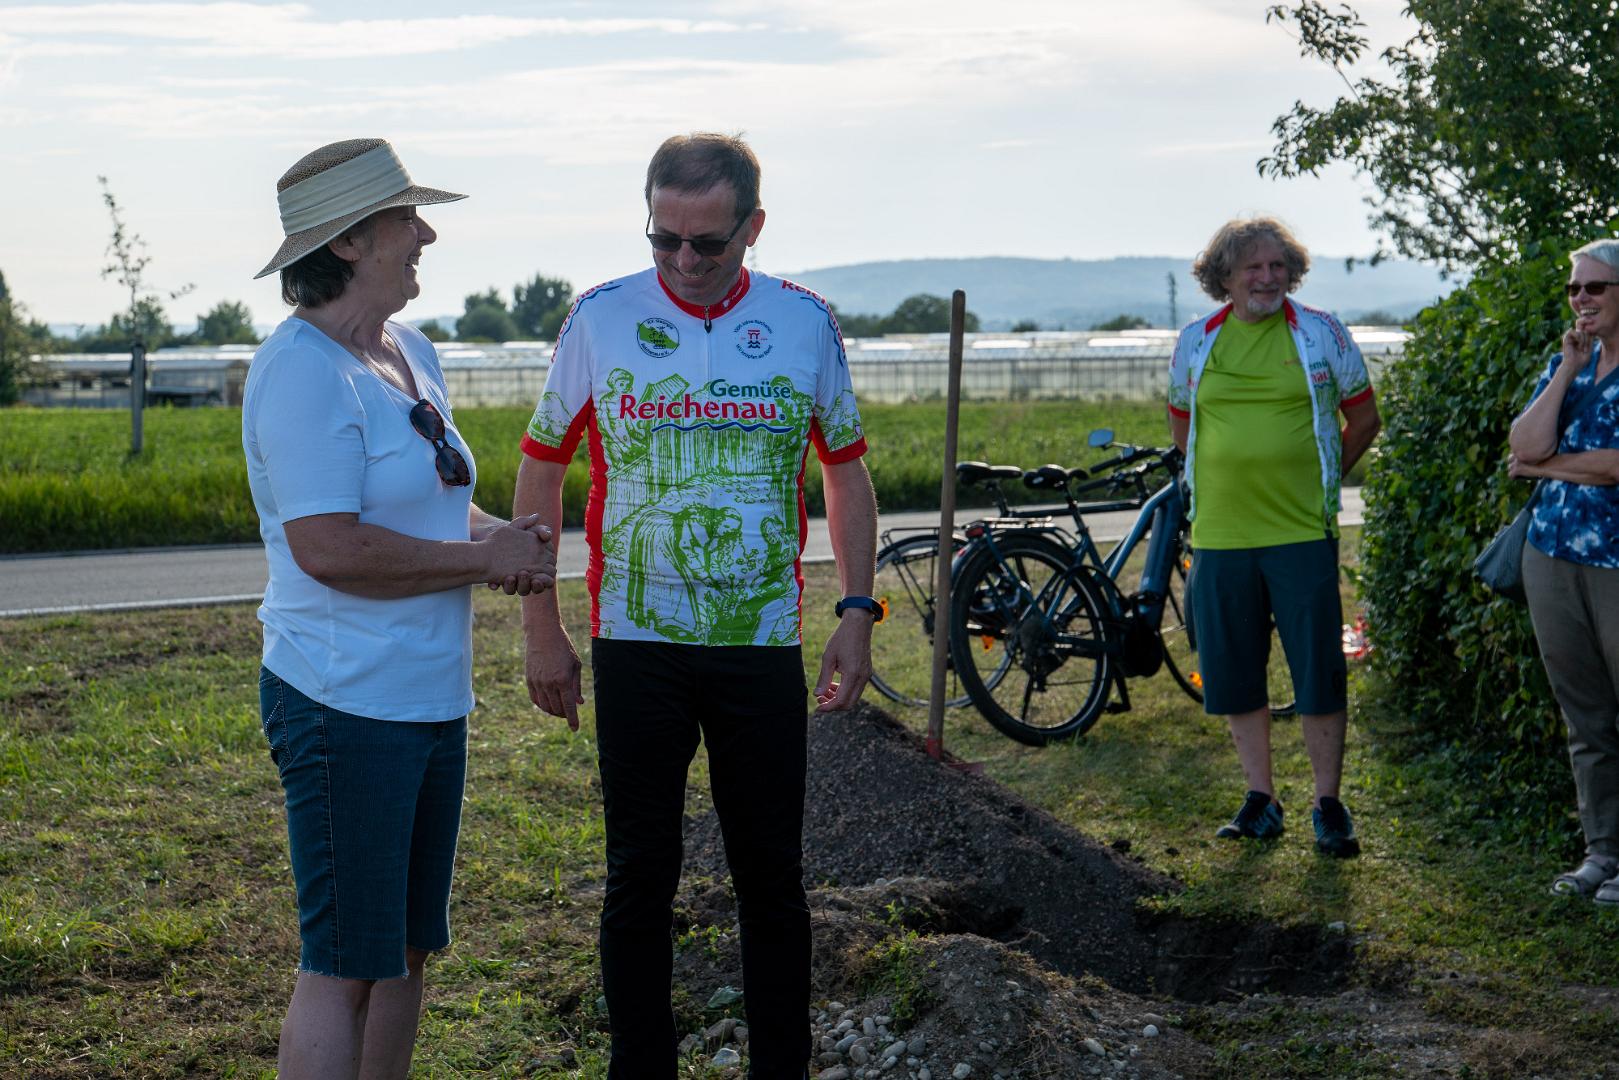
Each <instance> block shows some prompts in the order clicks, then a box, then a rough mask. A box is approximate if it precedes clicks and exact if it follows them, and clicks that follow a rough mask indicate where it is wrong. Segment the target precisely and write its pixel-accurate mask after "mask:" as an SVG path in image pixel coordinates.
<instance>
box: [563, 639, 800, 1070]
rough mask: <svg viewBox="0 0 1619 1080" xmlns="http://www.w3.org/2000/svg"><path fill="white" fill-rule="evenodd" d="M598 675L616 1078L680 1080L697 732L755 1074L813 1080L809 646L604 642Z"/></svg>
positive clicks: (605, 933) (595, 649)
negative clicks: (677, 953) (681, 922)
mask: <svg viewBox="0 0 1619 1080" xmlns="http://www.w3.org/2000/svg"><path fill="white" fill-rule="evenodd" d="M591 668H592V671H593V673H594V675H595V694H596V748H597V761H598V763H599V764H600V767H601V778H602V801H603V806H604V809H605V814H606V831H607V894H606V898H605V899H604V901H603V903H602V920H601V956H602V984H603V989H604V991H605V993H606V997H607V1011H608V1023H609V1026H610V1028H611V1030H612V1038H613V1051H612V1063H611V1065H610V1067H609V1069H608V1074H607V1075H608V1077H609V1078H610V1080H647V1078H651V1080H662V1078H666V1077H673V1076H674V1075H675V1066H676V1058H675V1047H676V1044H677V1037H676V1032H675V1024H674V1016H673V1014H672V1012H671V1009H670V1003H669V990H670V979H671V977H672V969H673V963H674V953H673V943H672V932H673V906H674V897H675V889H676V887H677V886H678V884H679V882H680V863H681V816H682V811H683V809H684V807H685V798H686V769H687V767H688V766H689V765H690V764H691V760H692V757H693V755H695V754H696V752H697V744H698V740H699V737H701V740H702V742H703V743H704V744H706V746H707V748H708V762H709V780H710V784H711V786H712V789H713V798H714V809H715V811H716V812H717V813H718V815H719V821H720V831H721V834H722V835H723V837H724V841H725V856H726V860H727V862H729V864H730V868H731V881H732V884H733V886H734V887H735V890H736V898H737V907H738V910H739V915H740V920H741V926H742V982H743V985H742V990H743V995H744V996H743V1004H744V1008H745V1010H746V1013H747V1022H748V1056H749V1061H750V1069H749V1074H748V1075H749V1076H750V1077H751V1078H752V1080H801V1078H802V1077H803V1076H804V1075H805V1066H806V1062H807V1061H808V1059H809V1053H810V1032H809V1020H808V1011H809V979H810V927H809V905H808V904H807V902H806V901H805V898H804V885H803V845H802V841H803V826H804V762H805V745H804V744H805V735H806V730H807V726H806V725H807V716H806V695H807V689H806V687H805V683H804V667H803V657H802V650H801V649H800V648H799V647H798V646H796V645H794V646H751V645H750V646H735V647H710V646H701V645H677V644H673V643H669V642H650V641H621V640H611V639H607V638H597V639H596V640H595V641H594V642H593V643H592V646H591Z"/></svg>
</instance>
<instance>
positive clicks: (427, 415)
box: [410, 398, 472, 487]
mask: <svg viewBox="0 0 1619 1080" xmlns="http://www.w3.org/2000/svg"><path fill="white" fill-rule="evenodd" d="M410 426H411V427H413V428H415V429H416V434H418V435H420V436H421V437H422V438H424V439H426V440H427V441H428V442H430V443H432V444H433V449H434V450H436V451H437V453H435V454H434V455H433V465H434V467H435V468H437V469H438V476H439V479H440V480H443V481H444V482H445V483H446V484H448V485H450V486H451V487H466V486H467V485H468V484H470V483H472V471H471V470H470V469H468V468H467V459H466V458H464V457H462V456H461V451H459V450H457V449H456V448H455V447H453V446H451V445H450V444H449V443H448V442H447V441H445V438H444V417H442V416H440V415H439V414H438V410H437V409H435V408H433V403H432V402H431V401H428V400H427V399H426V398H422V400H420V401H418V402H417V403H416V404H415V405H413V406H411V410H410Z"/></svg>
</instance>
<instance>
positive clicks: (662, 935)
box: [515, 134, 880, 1080]
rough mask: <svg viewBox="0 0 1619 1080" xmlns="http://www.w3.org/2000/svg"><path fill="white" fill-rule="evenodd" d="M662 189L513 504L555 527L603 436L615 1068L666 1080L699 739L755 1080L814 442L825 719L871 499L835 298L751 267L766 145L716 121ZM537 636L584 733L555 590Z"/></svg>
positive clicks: (785, 1041)
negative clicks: (638, 260) (830, 573)
mask: <svg viewBox="0 0 1619 1080" xmlns="http://www.w3.org/2000/svg"><path fill="white" fill-rule="evenodd" d="M645 195H646V200H647V210H648V217H647V223H646V232H647V239H648V241H649V243H650V244H651V247H652V261H653V264H654V265H653V266H652V267H651V268H649V269H646V270H643V271H641V272H640V273H637V274H632V275H630V276H628V277H623V278H618V279H616V280H614V281H609V282H607V283H606V284H603V285H598V286H597V287H596V288H594V289H590V290H589V291H587V292H585V293H584V294H583V295H581V296H580V297H579V299H578V300H577V301H576V302H575V304H574V306H573V310H572V311H571V312H570V313H569V315H568V319H567V321H566V322H564V323H563V325H562V329H561V331H560V332H559V333H558V335H557V346H556V351H555V354H554V356H553V358H552V362H551V369H550V372H549V373H548V374H547V376H546V383H545V389H544V392H543V393H542V395H541V398H540V402H539V406H538V408H536V410H535V412H534V418H533V420H532V421H531V422H530V424H529V428H528V433H527V435H525V437H524V439H523V452H524V455H525V456H524V459H523V462H522V466H521V469H520V470H519V473H518V479H517V494H516V500H515V505H516V506H517V507H519V508H520V509H518V510H517V511H516V513H518V514H520V515H521V514H530V513H533V514H538V515H539V516H540V521H541V522H543V523H546V524H549V525H551V526H553V527H559V526H560V525H561V517H562V480H563V475H564V473H565V472H566V471H567V467H568V463H569V461H570V460H571V459H572V457H573V454H574V451H575V448H576V447H577V446H578V445H579V443H580V442H581V441H585V442H587V445H588V446H589V458H590V478H591V487H590V496H589V503H588V508H587V510H586V515H585V541H586V544H587V545H588V547H589V555H590V557H589V568H588V570H587V573H586V582H587V585H588V587H589V591H590V602H591V610H590V623H591V630H590V632H591V639H592V640H591V670H592V673H593V677H594V689H595V703H596V740H597V757H598V762H599V764H600V768H601V778H602V801H603V807H604V812H605V817H606V847H607V889H606V896H605V899H604V901H603V905H602V920H601V952H602V982H603V986H604V989H605V991H606V997H607V1009H608V1018H609V1026H610V1027H611V1029H612V1062H611V1065H610V1067H609V1074H608V1075H609V1076H610V1077H614V1078H620V1077H633V1078H635V1080H642V1078H646V1077H673V1076H674V1075H675V1069H676V1032H675V1026H674V1019H673V1016H672V1015H671V1011H670V1002H669V989H670V978H671V966H672V959H671V946H670V936H671V928H672V905H673V900H674V895H675V890H676V887H677V885H678V883H679V878H680V863H681V812H682V809H683V807H684V804H685V792H686V770H687V766H688V765H689V763H690V762H691V759H692V757H693V755H694V754H695V752H696V749H697V744H698V741H699V739H701V741H702V742H703V743H704V744H706V746H707V749H708V760H709V776H710V781H711V784H712V788H713V797H714V809H715V811H716V813H717V814H718V815H719V821H720V828H721V831H722V833H723V836H724V840H725V852H726V858H727V861H728V862H729V864H730V869H731V878H732V881H733V884H734V886H735V889H736V897H737V907H738V910H739V915H740V923H741V929H742V935H741V936H742V969H743V992H744V1007H745V1008H746V1011H747V1019H748V1030H749V1041H748V1049H749V1059H750V1071H749V1075H750V1076H751V1077H754V1078H759V1080H763V1078H772V1080H774V1078H782V1080H789V1078H790V1080H800V1078H802V1077H804V1076H805V1075H806V1074H807V1073H806V1066H807V1062H808V1059H809V1055H810V1033H809V1025H808V1021H807V1015H808V1006H809V975H810V930H809V910H808V906H807V904H806V902H805V897H804V889H803V866H802V850H801V834H802V825H803V812H804V768H805V737H806V723H807V717H806V701H805V694H806V692H807V688H806V686H805V679H804V668H803V659H802V655H801V651H800V623H799V610H800V604H801V599H802V598H801V593H802V591H803V578H802V575H801V573H800V569H799V557H800V554H801V553H802V551H803V546H804V536H805V532H806V528H807V524H806V522H807V518H806V515H805V509H804V490H803V477H804V464H805V459H806V457H807V455H808V453H809V450H810V448H811V447H813V448H814V450H815V453H816V456H817V457H818V458H819V460H820V464H821V477H822V481H823V487H824V490H825V493H826V514H827V524H828V527H829V531H830V533H831V540H832V548H833V552H834V554H835V556H836V558H837V564H838V572H839V576H840V578H841V584H842V589H843V599H842V600H841V601H839V602H838V604H837V609H838V612H839V614H840V616H841V618H840V620H839V623H838V627H837V630H836V631H835V632H834V633H833V634H832V636H831V638H830V640H829V641H828V642H827V645H826V649H825V652H824V655H823V658H822V662H821V671H820V678H819V679H818V681H817V683H816V686H815V696H816V700H817V703H818V704H817V707H816V711H817V712H827V711H830V710H834V709H847V708H850V707H852V706H853V705H854V704H855V703H856V702H857V701H858V699H859V697H860V692H861V690H862V689H863V688H864V686H865V683H866V680H867V678H868V677H869V675H870V672H871V658H870V653H871V628H872V623H873V622H874V621H875V619H876V618H877V617H878V616H879V614H880V612H879V611H878V610H877V605H876V604H875V602H874V601H873V600H872V599H871V598H870V596H869V595H867V594H869V593H870V592H871V586H872V564H873V560H874V555H875V549H876V533H877V505H876V498H875V496H874V495H873V492H872V487H871V480H870V478H869V476H868V475H867V473H866V467H865V464H864V463H863V461H862V460H861V457H862V455H863V454H864V453H865V450H866V443H865V438H864V435H863V433H862V430H861V425H860V414H859V411H858V409H857V408H856V406H855V400H854V393H853V390H852V388H851V386H850V381H849V368H848V361H847V357H846V356H845V355H844V351H843V341H842V338H841V336H840V335H839V333H838V326H837V321H836V319H835V318H834V317H833V316H832V312H831V310H830V308H829V307H828V306H827V304H826V302H825V301H824V300H822V299H821V298H820V297H819V296H816V295H815V294H814V293H812V292H809V291H808V290H807V289H803V288H801V287H799V286H797V285H794V284H793V283H792V282H789V281H784V280H781V279H779V278H774V277H770V276H768V275H765V274H761V273H757V272H749V270H748V269H747V268H746V267H744V266H743V257H744V255H745V254H746V253H747V249H748V248H749V247H751V246H752V245H753V243H754V242H755V241H756V240H758V238H759V233H760V230H761V229H763V227H764V223H765V212H764V209H763V208H762V207H761V206H760V204H759V164H758V161H757V159H756V158H755V157H754V155H753V152H752V150H750V149H749V148H748V146H747V144H746V143H744V142H743V141H742V140H741V139H739V138H733V137H728V136H722V135H712V134H696V135H689V136H676V137H674V138H671V139H669V140H667V141H666V142H665V143H664V144H663V145H662V146H661V147H659V148H658V151H657V153H656V154H655V155H654V156H653V158H652V162H651V164H650V166H649V167H648V169H647V178H646V188H645ZM559 531H560V530H559ZM523 629H524V636H525V638H526V641H527V662H526V674H527V681H528V688H529V696H530V697H531V698H532V700H533V701H534V703H535V705H537V706H538V707H539V708H541V709H543V710H544V711H546V712H548V713H551V714H552V715H555V716H564V717H566V718H567V720H568V724H569V726H570V727H572V728H574V729H576V730H577V728H578V724H579V718H578V713H577V706H578V705H579V704H581V703H582V702H583V700H584V699H583V696H582V694H581V685H580V676H581V665H580V661H579V656H578V653H577V652H576V651H575V649H574V646H573V643H572V642H571V641H570V640H569V637H568V634H567V633H566V631H565V630H564V629H563V627H562V623H561V620H560V618H559V616H558V610H557V603H556V599H555V597H554V596H548V599H547V600H546V602H544V603H532V604H528V605H526V606H525V607H524V610H523Z"/></svg>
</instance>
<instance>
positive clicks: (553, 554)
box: [473, 514, 557, 596]
mask: <svg viewBox="0 0 1619 1080" xmlns="http://www.w3.org/2000/svg"><path fill="white" fill-rule="evenodd" d="M480 532H481V533H482V535H478V534H479V533H480ZM473 539H474V540H476V541H477V542H479V543H482V544H487V545H489V548H490V560H491V565H492V566H493V567H495V568H496V572H497V574H498V573H499V570H500V569H502V568H503V569H505V571H506V572H505V573H503V574H499V576H495V577H491V578H490V580H489V587H490V588H491V589H502V590H504V591H505V593H506V595H507V596H512V595H517V596H527V595H529V594H530V593H537V592H544V591H545V590H546V589H549V588H552V587H553V586H555V585H556V577H557V551H556V545H555V544H553V543H551V527H550V526H549V525H541V524H540V516H539V515H538V514H529V515H527V516H525V517H520V518H516V519H515V520H513V521H510V522H494V523H490V524H488V525H486V526H485V527H484V528H482V529H480V530H475V531H474V534H473Z"/></svg>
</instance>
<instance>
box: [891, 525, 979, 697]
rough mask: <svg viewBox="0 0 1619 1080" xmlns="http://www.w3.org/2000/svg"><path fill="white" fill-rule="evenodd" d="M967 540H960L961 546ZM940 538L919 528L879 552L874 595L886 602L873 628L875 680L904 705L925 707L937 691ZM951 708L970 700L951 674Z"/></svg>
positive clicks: (947, 689)
mask: <svg viewBox="0 0 1619 1080" xmlns="http://www.w3.org/2000/svg"><path fill="white" fill-rule="evenodd" d="M964 543H965V541H964V540H963V539H962V538H961V537H957V538H956V539H955V546H956V548H957V550H960V548H961V547H962V545H963V544H964ZM938 574H939V538H938V537H937V536H935V535H933V534H932V533H917V534H915V535H913V536H907V537H905V538H903V539H900V540H896V541H894V542H893V543H891V544H889V545H887V546H886V547H884V548H883V549H882V551H880V552H878V553H877V576H876V579H875V584H874V585H873V588H872V595H873V596H875V597H876V598H877V602H878V603H879V604H881V605H882V606H883V618H882V621H881V622H879V623H877V624H876V625H874V626H873V627H872V628H871V685H872V686H873V687H874V688H875V689H876V690H877V692H878V693H880V694H882V695H883V696H884V697H886V698H888V699H889V700H890V701H896V702H898V703H900V704H901V705H915V706H919V707H926V705H927V703H928V699H929V697H930V695H931V694H932V691H933V629H934V624H935V621H936V618H937V616H936V613H935V611H934V603H933V599H934V587H935V585H936V584H937V582H938V580H939V577H938ZM945 693H946V694H948V695H951V696H949V697H947V698H946V699H945V706H946V707H947V708H956V707H958V706H961V705H965V704H967V695H966V694H965V693H964V692H962V690H961V682H960V680H959V679H957V678H956V675H955V672H954V671H951V672H950V673H948V674H947V676H946V682H945Z"/></svg>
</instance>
